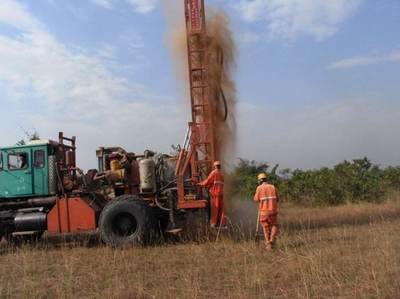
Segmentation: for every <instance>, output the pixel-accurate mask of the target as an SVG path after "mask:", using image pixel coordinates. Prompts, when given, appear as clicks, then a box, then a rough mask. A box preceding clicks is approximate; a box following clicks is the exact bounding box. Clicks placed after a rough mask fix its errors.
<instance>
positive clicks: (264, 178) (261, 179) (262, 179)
mask: <svg viewBox="0 0 400 299" xmlns="http://www.w3.org/2000/svg"><path fill="white" fill-rule="evenodd" d="M257 180H258V183H259V184H262V183H264V182H266V181H267V174H266V173H265V172H262V173H260V174H259V175H258V176H257Z"/></svg>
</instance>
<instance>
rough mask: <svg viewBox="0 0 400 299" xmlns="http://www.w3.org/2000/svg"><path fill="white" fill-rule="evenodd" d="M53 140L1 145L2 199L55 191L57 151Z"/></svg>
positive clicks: (44, 194)
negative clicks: (19, 144) (18, 144)
mask: <svg viewBox="0 0 400 299" xmlns="http://www.w3.org/2000/svg"><path fill="white" fill-rule="evenodd" d="M55 151H56V148H55V146H54V144H52V142H50V141H42V140H40V141H33V142H30V143H29V144H27V145H22V146H13V147H4V148H0V201H1V200H6V199H12V198H27V197H44V196H49V195H52V194H54V193H55V188H54V182H53V181H54V178H53V172H54V171H53V169H54V165H53V163H54V154H55Z"/></svg>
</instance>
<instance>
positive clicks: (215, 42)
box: [206, 12, 236, 166]
mask: <svg viewBox="0 0 400 299" xmlns="http://www.w3.org/2000/svg"><path fill="white" fill-rule="evenodd" d="M229 26H230V23H229V18H228V16H227V15H226V14H224V13H222V12H211V13H209V16H208V18H207V37H208V45H207V48H208V50H207V52H208V53H207V62H206V63H207V64H208V66H209V73H208V76H209V85H210V91H211V94H212V99H213V102H214V105H215V107H214V113H215V119H216V124H217V127H216V142H217V156H218V157H219V159H221V160H223V162H224V164H225V165H228V166H232V163H233V161H234V160H235V156H236V153H235V151H236V105H235V104H236V86H235V82H234V80H233V70H234V67H235V44H234V40H233V37H232V32H231V31H230V29H229Z"/></svg>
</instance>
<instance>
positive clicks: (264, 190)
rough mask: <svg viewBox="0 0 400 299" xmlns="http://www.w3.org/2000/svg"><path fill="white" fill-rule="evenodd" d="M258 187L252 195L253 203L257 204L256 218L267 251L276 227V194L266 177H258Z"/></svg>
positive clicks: (275, 234) (276, 231) (272, 243)
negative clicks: (261, 230)
mask: <svg viewBox="0 0 400 299" xmlns="http://www.w3.org/2000/svg"><path fill="white" fill-rule="evenodd" d="M258 185H259V186H258V187H257V190H256V194H255V195H254V201H256V202H258V205H259V206H258V208H259V210H258V217H259V221H260V223H261V226H262V228H263V231H264V237H265V245H266V247H267V249H271V248H273V246H274V244H275V241H276V236H277V235H278V232H279V226H278V201H279V198H278V192H277V190H276V188H275V186H274V185H272V184H269V183H268V182H267V175H266V174H265V173H260V174H259V175H258Z"/></svg>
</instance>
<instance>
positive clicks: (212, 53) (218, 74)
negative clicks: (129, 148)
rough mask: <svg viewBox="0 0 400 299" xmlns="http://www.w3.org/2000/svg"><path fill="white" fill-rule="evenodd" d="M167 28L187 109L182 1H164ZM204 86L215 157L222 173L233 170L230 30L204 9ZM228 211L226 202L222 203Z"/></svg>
mask: <svg viewBox="0 0 400 299" xmlns="http://www.w3.org/2000/svg"><path fill="white" fill-rule="evenodd" d="M166 2H168V4H165V5H164V11H165V16H166V22H167V26H168V32H167V45H168V48H169V50H170V52H171V54H172V57H173V62H174V68H175V70H176V72H177V78H179V83H180V84H181V86H180V87H181V90H182V91H183V94H182V96H183V97H184V99H185V100H184V103H185V104H184V106H185V108H187V109H189V105H190V101H189V98H190V92H189V74H188V53H187V40H186V24H185V19H184V6H183V1H182V0H169V1H165V3H166ZM206 31H207V54H206V61H205V63H206V65H207V67H208V86H209V92H210V97H211V100H212V103H213V106H214V107H213V114H214V119H215V123H216V127H215V128H214V135H215V137H216V138H215V139H216V153H217V157H218V158H219V159H220V160H222V162H223V166H224V169H225V170H230V169H232V168H233V166H234V163H235V158H236V87H235V82H234V80H233V72H234V70H235V54H236V49H235V44H234V39H233V35H232V32H231V30H230V22H229V17H228V16H227V15H226V14H225V13H223V12H220V11H216V10H214V9H211V8H210V7H207V9H206ZM229 186H230V182H229V179H227V180H226V184H225V191H226V192H227V193H229ZM225 205H226V206H227V209H229V205H230V202H229V200H226V201H225Z"/></svg>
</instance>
